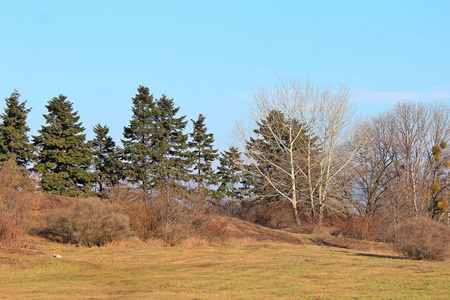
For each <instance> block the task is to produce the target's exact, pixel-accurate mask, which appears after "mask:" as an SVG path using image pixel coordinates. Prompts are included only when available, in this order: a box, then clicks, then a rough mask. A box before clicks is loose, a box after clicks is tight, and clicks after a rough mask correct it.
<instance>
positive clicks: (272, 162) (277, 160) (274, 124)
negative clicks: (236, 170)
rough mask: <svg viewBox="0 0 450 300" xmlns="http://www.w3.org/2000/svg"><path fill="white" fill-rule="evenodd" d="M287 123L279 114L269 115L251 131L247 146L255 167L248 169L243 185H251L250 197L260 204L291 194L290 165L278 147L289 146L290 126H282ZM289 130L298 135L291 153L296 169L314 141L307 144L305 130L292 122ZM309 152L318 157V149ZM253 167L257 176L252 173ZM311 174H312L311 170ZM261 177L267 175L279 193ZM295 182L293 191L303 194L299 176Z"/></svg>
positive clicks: (298, 123)
mask: <svg viewBox="0 0 450 300" xmlns="http://www.w3.org/2000/svg"><path fill="white" fill-rule="evenodd" d="M286 123H287V121H286V118H285V116H284V115H283V114H282V113H281V112H280V111H276V110H274V111H271V112H270V113H269V114H268V116H267V117H266V118H265V119H261V120H260V121H258V122H257V128H256V129H254V133H255V136H254V137H252V138H250V140H249V142H248V143H247V144H246V147H247V150H248V152H249V153H250V154H251V157H252V159H253V160H254V165H248V166H247V168H248V170H247V173H248V174H247V176H246V182H247V183H250V184H249V187H250V189H251V193H252V194H253V195H254V196H256V197H257V198H259V200H263V199H264V200H266V201H269V202H272V201H280V200H282V197H280V192H279V191H281V192H282V193H283V194H284V195H289V194H290V193H292V182H291V179H290V177H289V176H287V174H288V173H287V171H288V170H289V163H290V161H289V158H288V157H287V153H285V152H284V151H283V148H284V147H281V146H280V145H281V144H285V145H288V143H289V131H288V130H289V126H285V124H286ZM268 124H270V126H269V125H268ZM290 130H292V131H293V132H296V133H299V134H300V135H299V136H298V137H297V138H296V141H297V142H296V143H295V144H294V149H293V151H294V153H295V156H294V157H293V158H294V160H295V165H296V166H297V168H298V166H300V165H304V164H305V158H306V155H305V151H306V150H307V149H308V147H306V146H305V145H307V144H312V145H314V142H315V139H313V140H312V141H310V140H309V132H308V128H307V126H306V125H304V124H301V123H300V122H295V124H293V125H292V127H291V128H290ZM272 131H276V135H275V136H277V137H279V138H278V139H275V138H274V134H273V133H272ZM312 151H313V152H314V153H318V149H316V148H314V147H312ZM256 166H257V167H258V169H259V172H255V171H254V170H252V168H255V167H256ZM275 166H277V167H275ZM311 171H312V172H314V170H311ZM261 173H263V174H266V176H267V177H269V178H273V179H274V181H276V182H277V184H278V186H277V188H278V190H279V191H278V192H277V191H275V189H274V188H273V186H271V185H270V184H269V183H268V181H267V180H265V179H264V178H262V176H260V175H259V174H261ZM299 174H300V173H299ZM298 180H299V181H298V182H296V190H297V191H298V192H300V194H302V192H303V190H304V189H305V188H306V185H307V183H306V181H305V178H304V177H302V176H299V178H298Z"/></svg>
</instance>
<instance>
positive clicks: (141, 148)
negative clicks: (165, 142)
mask: <svg viewBox="0 0 450 300" xmlns="http://www.w3.org/2000/svg"><path fill="white" fill-rule="evenodd" d="M132 100H133V107H132V109H131V110H132V111H133V116H132V117H131V120H130V125H129V126H128V127H124V131H123V137H124V139H123V140H122V144H123V147H124V149H123V160H124V161H125V163H126V165H125V167H126V176H127V178H128V179H129V180H130V181H131V182H134V183H138V184H139V185H140V186H141V188H142V190H143V192H144V196H145V195H146V194H147V192H148V190H149V189H150V186H151V181H152V178H151V173H150V171H151V170H152V168H153V156H154V149H153V147H152V143H151V141H152V135H153V133H154V130H155V129H154V126H153V113H154V107H155V102H154V100H153V95H151V94H150V92H149V89H148V88H147V87H143V86H139V88H138V93H137V94H136V96H135V97H134V98H133V99H132Z"/></svg>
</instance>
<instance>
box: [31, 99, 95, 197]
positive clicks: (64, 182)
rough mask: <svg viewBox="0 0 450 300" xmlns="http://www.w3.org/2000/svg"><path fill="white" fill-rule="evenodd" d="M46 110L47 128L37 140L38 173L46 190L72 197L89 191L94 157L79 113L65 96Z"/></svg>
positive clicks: (35, 142) (50, 104)
mask: <svg viewBox="0 0 450 300" xmlns="http://www.w3.org/2000/svg"><path fill="white" fill-rule="evenodd" d="M45 107H46V108H47V110H48V112H49V113H48V114H47V115H44V118H45V122H46V124H47V125H46V126H44V125H43V126H42V127H41V130H39V131H38V132H39V135H38V136H34V137H33V138H34V144H35V145H36V147H37V149H38V151H39V154H38V158H37V163H36V165H35V166H34V170H35V171H37V172H39V173H40V174H41V186H42V189H43V190H44V191H48V192H50V193H52V194H60V195H69V196H76V195H78V194H79V193H80V191H82V192H88V191H89V188H90V183H91V181H92V174H90V173H88V169H89V167H90V162H91V157H90V151H89V149H88V147H87V144H86V142H85V140H86V135H85V134H84V133H83V132H84V127H82V123H81V122H79V119H80V117H79V116H78V112H76V111H73V105H72V102H70V101H68V100H67V97H66V96H64V95H59V96H58V97H54V98H52V99H51V100H50V101H49V102H48V105H46V106H45Z"/></svg>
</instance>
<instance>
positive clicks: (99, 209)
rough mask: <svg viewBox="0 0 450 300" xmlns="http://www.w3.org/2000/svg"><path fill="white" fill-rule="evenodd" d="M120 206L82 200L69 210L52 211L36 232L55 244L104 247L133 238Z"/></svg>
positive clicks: (91, 199) (93, 199)
mask: <svg viewBox="0 0 450 300" xmlns="http://www.w3.org/2000/svg"><path fill="white" fill-rule="evenodd" d="M121 211H122V208H121V207H120V206H119V205H114V204H105V203H102V202H101V201H100V200H98V199H95V198H87V199H78V200H77V202H76V203H75V204H74V205H73V206H71V207H68V208H59V209H55V210H53V211H51V212H50V213H49V214H47V215H46V216H45V217H44V220H43V222H42V223H41V225H40V228H36V229H35V230H36V232H37V233H38V234H39V235H41V236H43V237H45V238H47V239H50V240H53V241H57V242H62V243H72V244H81V245H84V246H89V247H90V246H102V245H104V244H106V243H108V242H111V241H114V240H118V239H123V238H125V237H128V236H130V235H131V231H130V226H129V219H128V217H127V216H126V215H124V214H122V213H121Z"/></svg>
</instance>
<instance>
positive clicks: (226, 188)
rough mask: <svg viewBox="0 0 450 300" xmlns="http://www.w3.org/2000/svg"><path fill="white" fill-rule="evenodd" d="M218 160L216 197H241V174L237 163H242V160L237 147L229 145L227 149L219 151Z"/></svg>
mask: <svg viewBox="0 0 450 300" xmlns="http://www.w3.org/2000/svg"><path fill="white" fill-rule="evenodd" d="M219 161H220V165H219V167H218V168H217V169H218V172H217V177H218V184H219V187H218V189H217V193H216V198H224V197H229V198H241V197H242V196H241V195H240V186H239V185H240V183H241V180H242V176H243V174H242V171H241V169H240V168H239V165H242V160H241V153H240V152H239V150H238V148H236V147H230V148H229V149H228V151H223V152H222V153H220V158H219Z"/></svg>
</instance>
